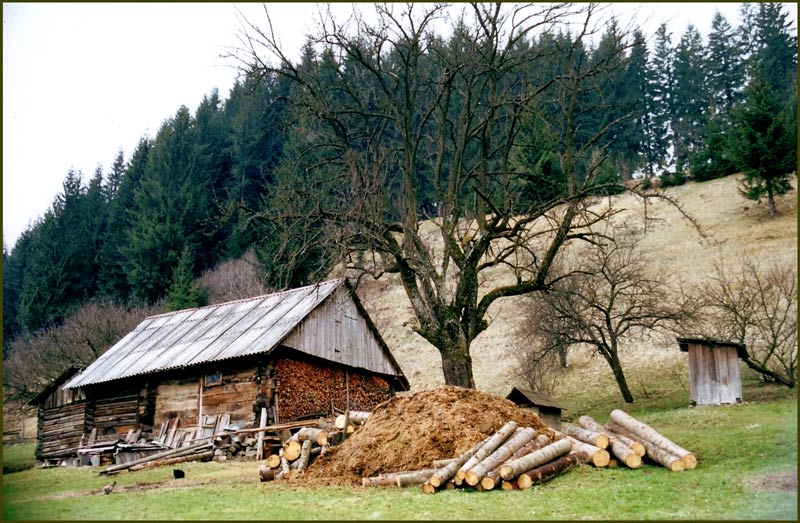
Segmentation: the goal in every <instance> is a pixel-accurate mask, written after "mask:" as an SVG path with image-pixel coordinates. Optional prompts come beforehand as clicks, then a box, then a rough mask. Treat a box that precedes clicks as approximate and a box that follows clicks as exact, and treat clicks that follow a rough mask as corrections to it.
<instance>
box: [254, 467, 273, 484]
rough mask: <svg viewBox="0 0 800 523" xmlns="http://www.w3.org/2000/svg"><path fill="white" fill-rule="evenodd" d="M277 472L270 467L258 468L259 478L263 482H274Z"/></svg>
mask: <svg viewBox="0 0 800 523" xmlns="http://www.w3.org/2000/svg"><path fill="white" fill-rule="evenodd" d="M276 472H277V471H276V469H274V468H272V467H268V466H267V465H263V464H262V465H259V467H258V477H259V479H260V480H261V481H262V482H264V481H272V480H274V479H275V473H276Z"/></svg>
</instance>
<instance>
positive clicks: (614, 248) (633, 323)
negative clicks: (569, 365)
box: [523, 235, 697, 403]
mask: <svg viewBox="0 0 800 523" xmlns="http://www.w3.org/2000/svg"><path fill="white" fill-rule="evenodd" d="M637 243H638V240H637V239H636V238H635V237H633V236H620V235H617V236H616V237H615V238H614V240H613V241H608V242H604V243H599V244H597V245H596V246H595V247H594V248H592V249H589V250H588V251H587V252H586V253H585V254H583V255H582V256H581V258H580V260H578V261H577V262H576V266H575V268H573V269H572V270H571V271H570V272H571V275H570V276H569V277H568V278H565V279H563V280H561V281H559V282H558V283H557V284H556V285H554V286H553V287H552V289H551V290H550V292H548V293H546V294H543V295H541V296H539V299H538V300H537V302H536V305H535V308H534V309H532V310H531V311H530V312H529V316H530V318H529V321H530V323H531V326H530V330H531V332H532V333H533V334H534V337H535V339H538V340H540V343H541V344H540V345H538V346H535V347H534V348H532V349H529V350H527V351H524V353H528V354H529V356H528V358H529V360H533V361H536V360H540V359H542V358H543V357H544V356H545V355H547V354H548V353H550V354H554V353H555V351H557V350H559V349H560V348H562V347H563V346H564V345H568V346H571V345H579V344H585V345H588V346H590V347H592V348H593V349H594V350H595V351H597V353H599V354H600V355H601V356H603V358H604V359H605V360H606V362H607V363H608V365H609V367H610V368H611V371H612V372H613V373H614V379H615V380H616V382H617V385H618V386H619V390H620V393H621V394H622V397H623V398H624V399H625V401H626V402H627V403H631V402H633V401H634V398H633V394H632V393H631V391H630V388H629V387H628V382H627V379H626V376H625V372H624V371H623V366H622V358H621V350H622V347H624V346H625V344H626V342H628V341H629V340H630V338H631V337H632V336H634V335H636V336H639V337H641V336H650V335H652V334H653V333H655V332H657V331H662V332H673V331H674V330H675V329H676V328H677V327H678V326H679V325H680V324H681V323H683V322H685V321H687V320H689V319H691V318H692V317H693V316H694V315H696V308H697V307H696V305H694V304H695V301H693V300H692V299H690V298H689V297H688V296H686V295H684V294H683V293H682V292H681V286H670V285H669V284H668V282H667V280H666V279H665V278H662V277H658V276H655V277H654V276H648V275H647V273H646V270H645V268H646V260H645V258H644V257H643V256H642V253H641V252H640V251H639V249H638V248H637ZM523 358H524V354H523Z"/></svg>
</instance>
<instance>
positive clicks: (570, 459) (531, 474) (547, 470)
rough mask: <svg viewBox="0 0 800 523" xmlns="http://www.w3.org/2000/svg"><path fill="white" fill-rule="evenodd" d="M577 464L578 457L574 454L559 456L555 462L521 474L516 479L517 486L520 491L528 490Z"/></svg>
mask: <svg viewBox="0 0 800 523" xmlns="http://www.w3.org/2000/svg"><path fill="white" fill-rule="evenodd" d="M579 463H580V461H579V460H578V456H576V455H574V454H568V455H566V456H561V457H560V458H558V459H557V460H555V461H551V462H550V463H547V464H546V465H542V466H540V467H536V468H535V469H533V470H529V471H528V472H523V473H522V474H520V475H519V477H517V486H518V487H519V488H520V489H526V488H530V487H531V486H532V485H538V484H539V483H544V482H545V481H550V480H551V479H553V478H554V477H556V476H558V475H560V474H563V473H564V472H566V471H568V470H569V469H571V468H572V467H574V466H575V465H578V464H579Z"/></svg>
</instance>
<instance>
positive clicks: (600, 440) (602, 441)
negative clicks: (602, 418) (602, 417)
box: [594, 434, 609, 449]
mask: <svg viewBox="0 0 800 523" xmlns="http://www.w3.org/2000/svg"><path fill="white" fill-rule="evenodd" d="M608 443H609V442H608V436H606V435H605V434H598V436H597V437H596V438H595V440H594V446H595V447H597V448H599V449H606V448H608Z"/></svg>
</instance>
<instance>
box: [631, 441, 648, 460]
mask: <svg viewBox="0 0 800 523" xmlns="http://www.w3.org/2000/svg"><path fill="white" fill-rule="evenodd" d="M631 450H632V451H634V452H635V453H636V454H638V455H639V457H640V458H643V457H644V455H645V454H647V449H645V448H644V445H642V444H641V443H639V442H638V441H634V442H633V444H631Z"/></svg>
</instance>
